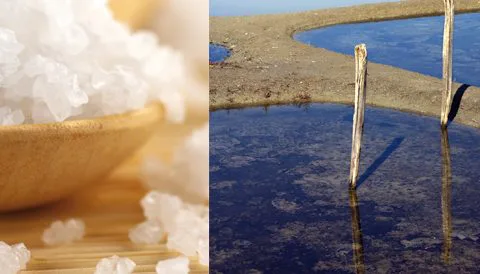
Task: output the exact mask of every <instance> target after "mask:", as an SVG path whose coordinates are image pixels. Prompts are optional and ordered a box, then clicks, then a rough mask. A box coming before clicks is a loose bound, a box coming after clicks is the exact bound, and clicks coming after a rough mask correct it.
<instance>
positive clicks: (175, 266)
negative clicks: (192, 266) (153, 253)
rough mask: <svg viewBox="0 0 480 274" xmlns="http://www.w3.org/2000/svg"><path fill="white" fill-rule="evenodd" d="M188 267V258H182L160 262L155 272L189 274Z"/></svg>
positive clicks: (161, 273) (160, 273) (159, 273)
mask: <svg viewBox="0 0 480 274" xmlns="http://www.w3.org/2000/svg"><path fill="white" fill-rule="evenodd" d="M188 265H189V262H188V258H187V257H184V256H181V257H177V258H173V259H168V260H163V261H160V262H158V263H157V266H156V268H155V270H156V272H157V274H188V271H189V266H188Z"/></svg>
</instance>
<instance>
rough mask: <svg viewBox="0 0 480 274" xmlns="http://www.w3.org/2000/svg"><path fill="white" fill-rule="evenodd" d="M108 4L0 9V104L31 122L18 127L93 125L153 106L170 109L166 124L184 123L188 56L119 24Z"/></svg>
mask: <svg viewBox="0 0 480 274" xmlns="http://www.w3.org/2000/svg"><path fill="white" fill-rule="evenodd" d="M107 2H108V1H105V0H101V1H99V0H71V1H60V2H59V3H56V2H55V3H52V1H51V0H36V1H31V0H16V1H0V26H2V27H0V88H2V92H0V102H2V106H6V107H9V108H11V109H19V110H20V111H21V112H22V113H23V114H24V115H25V117H28V119H15V120H14V121H13V122H15V123H16V124H21V123H45V122H61V121H64V120H67V119H74V118H82V119H83V118H91V117H96V116H100V115H109V114H117V113H123V112H126V111H130V110H135V109H140V108H142V107H144V106H145V105H146V104H147V103H148V102H151V101H160V102H162V103H163V104H164V105H165V109H166V117H167V119H168V121H170V122H174V123H180V122H182V121H183V119H184V116H185V114H184V112H185V110H184V109H185V103H184V101H185V99H184V97H185V96H186V95H185V92H184V90H185V79H186V77H187V76H186V75H187V72H186V70H185V69H184V67H185V60H184V59H183V56H182V55H181V54H179V53H178V52H177V51H175V50H173V49H171V48H169V47H166V46H162V45H159V44H158V38H157V37H156V35H155V34H153V33H152V32H147V31H141V32H138V33H132V32H131V31H130V30H129V28H128V27H127V26H126V25H124V24H122V23H120V22H117V21H115V19H114V18H113V15H112V12H111V11H110V10H109V8H108V3H107ZM25 18H28V20H25ZM32 26H35V27H32ZM99 71H100V72H99ZM102 71H104V72H106V73H104V74H102V73H101V72H102ZM30 117H31V118H30ZM9 123H10V122H9Z"/></svg>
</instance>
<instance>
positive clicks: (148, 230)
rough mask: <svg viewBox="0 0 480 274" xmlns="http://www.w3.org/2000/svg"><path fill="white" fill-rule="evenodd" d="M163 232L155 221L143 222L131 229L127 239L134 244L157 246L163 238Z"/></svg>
mask: <svg viewBox="0 0 480 274" xmlns="http://www.w3.org/2000/svg"><path fill="white" fill-rule="evenodd" d="M163 235H164V230H163V228H162V226H161V224H160V223H159V222H157V221H145V222H143V223H141V224H139V225H137V226H136V227H134V228H132V229H131V230H130V231H129V233H128V237H129V238H130V240H131V241H132V242H133V243H136V244H157V243H158V242H160V240H161V239H162V238H163Z"/></svg>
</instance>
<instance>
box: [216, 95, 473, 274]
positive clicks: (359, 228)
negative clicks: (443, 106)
mask: <svg viewBox="0 0 480 274" xmlns="http://www.w3.org/2000/svg"><path fill="white" fill-rule="evenodd" d="M352 112H353V110H352V108H351V107H348V106H343V105H328V104H327V105H323V104H314V105H311V106H304V107H302V108H298V107H295V106H281V107H270V108H250V109H243V110H230V111H226V110H225V111H216V112H213V113H211V116H210V117H211V118H210V184H211V188H210V195H211V199H210V206H211V213H210V214H211V215H210V248H211V250H210V253H211V257H210V258H211V260H210V262H211V263H210V270H211V273H316V272H319V273H354V272H355V271H359V272H361V270H362V269H365V271H366V273H478V272H479V271H480V266H479V263H480V240H479V237H480V210H479V208H480V202H479V201H478V197H479V195H480V181H479V178H480V169H479V168H478V167H479V164H478V163H480V146H479V144H480V130H478V129H473V128H469V127H463V126H459V125H456V124H452V125H451V126H450V127H449V132H447V133H444V134H442V133H441V130H440V129H439V121H438V119H434V118H428V117H423V116H417V115H412V114H407V113H402V112H397V111H390V110H386V109H376V108H368V109H367V112H366V118H365V119H366V120H365V135H364V142H363V149H362V157H361V166H360V178H361V179H360V180H361V182H362V183H361V185H360V187H359V189H358V191H357V193H350V192H349V191H348V187H347V184H348V182H347V181H348V173H349V161H350V150H351V126H352ZM448 139H449V140H448ZM447 152H448V153H447ZM446 159H450V160H451V163H450V164H449V161H447V160H446ZM356 203H358V204H359V206H358V207H355V206H354V205H355V204H356ZM351 204H352V206H351ZM444 231H445V233H446V234H444ZM352 241H353V242H355V246H357V247H361V248H360V249H358V251H357V252H355V251H354V250H353V249H352Z"/></svg>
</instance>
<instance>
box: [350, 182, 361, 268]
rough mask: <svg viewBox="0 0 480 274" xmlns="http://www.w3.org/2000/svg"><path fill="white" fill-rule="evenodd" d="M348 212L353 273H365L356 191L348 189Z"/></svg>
mask: <svg viewBox="0 0 480 274" xmlns="http://www.w3.org/2000/svg"><path fill="white" fill-rule="evenodd" d="M349 193H350V210H351V212H352V240H353V243H352V249H353V263H354V265H355V273H357V274H363V273H365V257H364V255H363V236H362V228H361V224H360V209H359V208H358V198H357V191H356V190H355V189H354V188H350V192H349Z"/></svg>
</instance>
